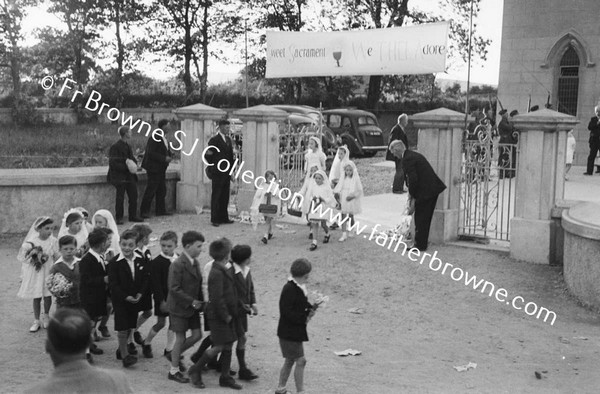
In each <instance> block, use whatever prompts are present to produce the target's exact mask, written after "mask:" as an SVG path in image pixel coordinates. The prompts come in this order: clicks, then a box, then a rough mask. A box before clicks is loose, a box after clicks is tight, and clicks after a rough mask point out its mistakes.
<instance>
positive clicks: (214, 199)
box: [205, 119, 233, 227]
mask: <svg viewBox="0 0 600 394" xmlns="http://www.w3.org/2000/svg"><path fill="white" fill-rule="evenodd" d="M229 126H230V124H229V121H228V120H226V119H225V120H220V121H219V132H218V133H217V135H215V136H214V137H212V138H211V139H210V140H209V141H208V146H209V147H211V148H210V149H208V150H207V152H206V155H205V158H206V161H207V162H208V163H209V167H208V172H209V174H210V177H211V181H212V193H211V195H210V221H211V223H212V225H213V226H215V227H218V226H219V224H229V223H233V220H230V219H229V214H228V213H227V207H228V206H229V182H230V181H231V175H229V171H230V170H228V171H227V172H222V171H219V170H218V169H217V164H218V163H219V162H220V161H222V160H226V161H228V162H229V166H228V168H229V169H230V168H231V166H233V143H232V141H231V138H230V137H229ZM220 168H225V164H221V166H220Z"/></svg>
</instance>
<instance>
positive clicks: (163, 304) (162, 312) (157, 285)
mask: <svg viewBox="0 0 600 394" xmlns="http://www.w3.org/2000/svg"><path fill="white" fill-rule="evenodd" d="M176 247H177V234H175V233H174V232H173V231H165V233H164V234H163V235H162V236H161V237H160V249H161V253H160V254H159V255H158V256H156V258H155V259H154V260H152V263H151V264H150V283H151V284H152V294H153V295H154V315H155V316H156V324H155V325H154V326H152V328H151V329H150V332H148V336H146V339H144V341H143V344H142V351H143V353H144V354H146V353H149V354H152V347H151V345H150V343H151V342H152V339H153V338H154V337H155V336H156V334H158V332H159V331H160V330H162V329H163V328H164V326H165V324H166V321H167V317H168V316H169V309H168V308H167V296H168V294H169V267H171V263H172V262H173V261H175V260H176V259H177V258H178V257H179V256H177V254H176V253H175V248H176ZM174 342H175V333H174V332H173V331H172V330H168V331H167V346H166V347H165V351H164V354H165V356H167V355H169V357H170V353H171V351H172V350H173V345H174Z"/></svg>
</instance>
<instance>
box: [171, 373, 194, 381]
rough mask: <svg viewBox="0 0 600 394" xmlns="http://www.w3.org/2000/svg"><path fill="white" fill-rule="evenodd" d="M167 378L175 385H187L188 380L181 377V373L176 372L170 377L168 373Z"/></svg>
mask: <svg viewBox="0 0 600 394" xmlns="http://www.w3.org/2000/svg"><path fill="white" fill-rule="evenodd" d="M167 378H168V379H169V380H173V381H175V382H177V383H189V382H190V380H189V379H188V378H186V377H185V376H183V374H182V373H181V372H177V373H176V374H175V375H172V374H171V373H170V372H169V373H168V374H167Z"/></svg>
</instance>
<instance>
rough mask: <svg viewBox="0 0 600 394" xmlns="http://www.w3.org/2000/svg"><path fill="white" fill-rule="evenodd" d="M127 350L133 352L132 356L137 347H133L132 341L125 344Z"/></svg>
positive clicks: (135, 353)
mask: <svg viewBox="0 0 600 394" xmlns="http://www.w3.org/2000/svg"><path fill="white" fill-rule="evenodd" d="M127 351H128V352H129V354H133V355H134V356H137V354H138V351H137V348H136V347H135V344H134V343H128V344H127Z"/></svg>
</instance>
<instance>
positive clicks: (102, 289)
mask: <svg viewBox="0 0 600 394" xmlns="http://www.w3.org/2000/svg"><path fill="white" fill-rule="evenodd" d="M88 244H89V245H90V249H89V250H88V252H87V253H86V254H85V255H84V256H83V257H82V258H81V260H80V261H79V275H80V277H81V287H80V299H81V306H82V307H83V309H84V310H85V311H86V312H87V314H88V315H89V317H90V319H91V321H92V327H95V326H96V323H97V322H98V321H99V320H100V319H101V318H102V317H103V316H106V315H108V311H107V309H106V304H107V285H108V273H107V272H106V266H105V262H104V257H103V256H104V253H105V252H106V248H107V247H108V245H110V243H109V241H108V235H107V233H106V231H104V230H103V229H95V230H93V231H92V232H91V233H90V234H89V235H88ZM90 352H91V353H94V354H102V351H101V350H100V349H98V348H97V347H96V345H95V344H94V343H92V344H91V346H90ZM87 358H88V360H92V358H91V355H88V356H87Z"/></svg>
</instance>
